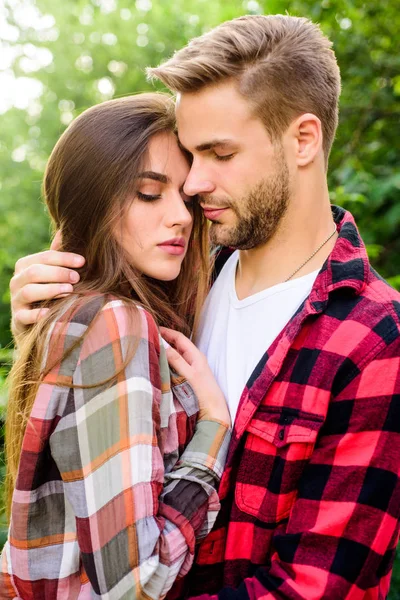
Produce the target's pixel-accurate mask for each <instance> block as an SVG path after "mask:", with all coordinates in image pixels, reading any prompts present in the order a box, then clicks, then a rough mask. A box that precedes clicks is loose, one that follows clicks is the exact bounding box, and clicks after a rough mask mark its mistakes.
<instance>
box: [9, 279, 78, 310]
mask: <svg viewBox="0 0 400 600" xmlns="http://www.w3.org/2000/svg"><path fill="white" fill-rule="evenodd" d="M73 289H74V288H73V286H72V285H71V284H70V283H63V284H59V283H31V284H28V285H25V286H24V287H23V288H21V289H20V291H19V292H18V293H17V294H16V295H15V297H14V298H13V308H14V310H15V311H18V312H20V311H21V310H22V309H26V308H27V305H29V304H32V303H33V302H40V301H42V300H51V299H53V298H55V297H56V296H59V295H61V294H69V293H71V292H72V291H73ZM18 319H19V317H18Z"/></svg>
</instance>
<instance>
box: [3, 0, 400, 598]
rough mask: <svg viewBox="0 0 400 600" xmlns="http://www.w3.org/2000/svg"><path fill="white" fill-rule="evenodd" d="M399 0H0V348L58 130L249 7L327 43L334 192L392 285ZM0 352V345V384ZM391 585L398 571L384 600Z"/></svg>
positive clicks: (395, 273)
mask: <svg viewBox="0 0 400 600" xmlns="http://www.w3.org/2000/svg"><path fill="white" fill-rule="evenodd" d="M399 8H400V4H399V0H390V1H389V0H381V1H380V2H368V1H367V0H365V1H362V0H346V1H345V0H322V1H321V2H315V1H314V0H292V1H291V2H287V1H283V0H258V1H256V0H247V1H246V0H245V1H243V2H242V1H238V0H230V1H226V0H213V2H210V1H209V0H171V1H170V2H165V1H164V0H153V1H151V0H136V2H134V1H128V0H69V1H68V2H54V1H53V0H36V2H35V1H34V0H3V2H2V3H1V5H0V90H1V92H0V113H2V114H0V132H1V133H0V207H1V214H2V219H1V222H0V239H1V247H0V348H1V347H4V346H5V345H7V344H8V343H9V342H10V339H11V336H10V331H9V304H8V303H9V293H8V282H9V279H10V277H11V275H12V272H13V267H14V264H15V261H16V260H17V258H19V257H20V256H22V255H24V254H27V253H32V252H36V251H38V250H40V249H42V248H45V247H46V246H47V245H48V243H49V235H50V232H49V224H48V219H47V216H46V213H45V209H44V206H43V204H42V202H41V199H40V185H41V179H42V175H43V170H44V167H45V163H46V159H47V157H48V155H49V153H50V151H51V149H52V147H53V145H54V143H55V142H56V140H57V138H58V136H59V135H60V133H61V132H62V131H63V129H64V128H65V127H66V125H67V124H68V123H69V122H70V121H71V120H72V118H73V117H75V116H76V115H78V114H79V113H80V112H81V111H82V110H84V109H85V108H87V107H88V106H90V105H92V104H94V103H96V102H100V101H102V100H105V99H108V98H111V97H117V96H122V95H125V94H130V93H136V92H140V91H144V90H148V89H151V86H150V85H149V84H148V83H147V82H146V78H145V74H144V69H145V67H146V66H147V65H156V64H158V63H159V62H160V61H162V60H163V59H164V58H165V57H167V56H169V55H171V54H172V53H173V52H174V50H176V49H178V48H180V47H181V46H182V45H184V44H185V43H186V42H187V40H188V39H190V38H191V37H194V36H197V35H200V34H201V33H203V32H204V31H206V30H208V29H210V28H212V27H214V26H215V25H217V24H218V23H220V22H222V21H225V20H227V19H231V18H233V17H236V16H239V15H242V14H246V13H264V14H268V13H283V12H286V11H287V12H289V14H292V15H299V16H306V17H309V18H311V19H312V20H314V21H316V22H319V23H320V24H321V26H322V29H323V30H324V32H325V33H326V34H327V35H328V36H329V37H330V38H331V39H332V41H333V42H334V48H335V52H336V55H337V58H338V62H339V65H340V68H341V73H342V79H343V93H342V98H341V118H340V126H339V131H338V135H337V140H336V142H335V145H334V148H333V151H332V155H331V160H330V170H329V183H330V189H331V198H332V201H333V202H335V203H337V204H340V205H342V206H344V207H346V208H349V209H350V210H351V211H352V212H353V214H354V215H355V217H356V218H357V221H358V224H359V226H360V229H361V232H362V235H363V237H364V240H365V241H366V242H367V244H368V250H369V254H370V257H371V260H372V262H373V264H374V265H375V266H376V268H377V269H378V270H379V271H380V272H381V274H382V275H384V276H385V277H387V278H389V281H390V282H391V283H392V285H394V286H396V287H398V288H399V289H400V235H399V231H400V172H399V170H398V165H399V163H400V143H399V138H400V135H399V134H400V128H399V120H400V102H399V101H400V53H399V49H398V43H397V42H396V39H398V31H399V28H400V11H399ZM12 104H14V106H12V107H11V105H12ZM3 356H5V355H3ZM7 356H8V355H7ZM1 360H2V355H1V354H0V386H1V377H2V375H3V374H4V373H3V371H4V368H3V371H2V370H1V368H2V363H1ZM4 397H5V396H4V392H3V396H2V395H1V390H0V401H1V398H3V402H4ZM0 543H1V541H0ZM399 590H400V573H399V574H398V573H397V569H396V571H395V575H394V583H393V586H392V592H391V598H392V600H395V598H400V591H399Z"/></svg>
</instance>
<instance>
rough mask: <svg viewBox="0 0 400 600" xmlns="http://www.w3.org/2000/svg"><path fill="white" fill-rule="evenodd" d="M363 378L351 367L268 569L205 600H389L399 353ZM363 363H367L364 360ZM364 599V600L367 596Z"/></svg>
mask: <svg viewBox="0 0 400 600" xmlns="http://www.w3.org/2000/svg"><path fill="white" fill-rule="evenodd" d="M395 337H396V339H395V340H392V341H391V343H387V344H385V347H384V349H383V350H382V349H380V351H379V354H378V355H376V352H375V357H374V358H373V359H372V360H369V362H367V364H366V366H365V367H363V368H362V369H361V368H359V367H357V366H356V365H354V364H351V361H348V364H347V370H346V372H342V373H340V374H338V375H340V378H341V381H342V383H341V384H340V391H339V392H338V393H337V394H336V395H335V396H334V397H332V400H331V404H330V408H329V412H328V415H327V419H326V422H325V424H324V427H323V429H322V431H321V435H320V438H319V440H318V442H317V445H316V447H315V449H314V452H313V454H312V457H311V459H310V462H309V464H308V465H307V466H306V468H305V470H304V472H303V475H302V477H301V479H300V483H299V488H298V496H297V500H296V501H295V503H294V506H293V508H292V510H291V513H290V516H289V521H288V524H287V528H286V530H285V532H284V533H281V534H280V533H279V530H278V531H277V533H276V534H275V536H274V539H273V554H272V557H271V561H270V563H269V564H266V565H264V566H262V567H259V568H258V569H257V570H256V571H255V573H254V575H253V576H252V577H249V578H246V579H245V580H244V581H243V583H242V584H241V585H240V586H239V587H238V588H237V589H233V588H223V589H222V590H220V592H219V593H218V594H216V595H214V596H211V595H202V596H198V598H202V599H203V600H206V598H207V599H211V598H214V599H215V600H216V599H217V598H220V599H224V600H226V599H230V598H232V599H246V600H247V599H251V600H255V599H259V598H262V599H263V600H275V599H276V600H278V599H279V600H289V599H290V600H310V599H311V598H312V599H313V600H320V599H324V600H358V599H359V598H367V595H368V598H378V596H379V598H381V597H382V598H384V597H386V595H387V594H388V592H389V585H390V575H391V569H392V564H393V559H394V555H395V550H396V545H397V542H398V537H399V516H400V515H399V512H400V486H399V465H400V425H399V423H400V344H399V339H398V337H397V334H396V336H395ZM366 358H367V357H366ZM366 590H368V592H367V591H366Z"/></svg>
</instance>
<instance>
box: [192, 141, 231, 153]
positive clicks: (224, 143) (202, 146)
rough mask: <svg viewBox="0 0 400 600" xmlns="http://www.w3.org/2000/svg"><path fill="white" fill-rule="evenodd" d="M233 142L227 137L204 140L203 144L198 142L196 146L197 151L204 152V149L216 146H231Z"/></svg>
mask: <svg viewBox="0 0 400 600" xmlns="http://www.w3.org/2000/svg"><path fill="white" fill-rule="evenodd" d="M233 144H234V142H233V140H229V139H214V140H210V141H209V142H204V144H199V145H198V146H196V148H195V149H196V150H197V152H204V151H205V150H212V149H213V148H215V147H217V146H232V145H233Z"/></svg>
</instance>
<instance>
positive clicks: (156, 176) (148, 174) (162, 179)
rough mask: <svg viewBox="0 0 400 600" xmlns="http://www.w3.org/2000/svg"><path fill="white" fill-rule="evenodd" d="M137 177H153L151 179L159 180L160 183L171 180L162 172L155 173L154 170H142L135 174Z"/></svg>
mask: <svg viewBox="0 0 400 600" xmlns="http://www.w3.org/2000/svg"><path fill="white" fill-rule="evenodd" d="M137 177H138V179H153V181H160V182H161V183H170V182H171V180H170V178H169V177H167V175H164V173H157V172H156V171H143V173H139V175H138V176H137Z"/></svg>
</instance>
